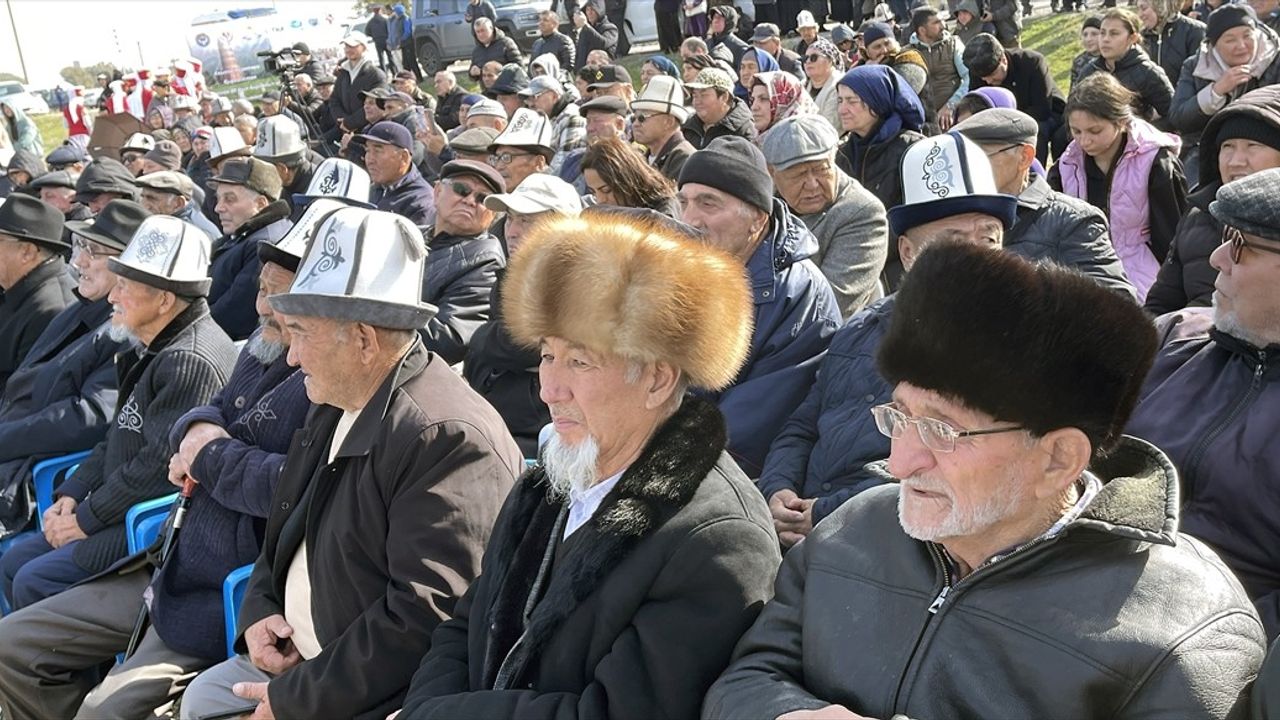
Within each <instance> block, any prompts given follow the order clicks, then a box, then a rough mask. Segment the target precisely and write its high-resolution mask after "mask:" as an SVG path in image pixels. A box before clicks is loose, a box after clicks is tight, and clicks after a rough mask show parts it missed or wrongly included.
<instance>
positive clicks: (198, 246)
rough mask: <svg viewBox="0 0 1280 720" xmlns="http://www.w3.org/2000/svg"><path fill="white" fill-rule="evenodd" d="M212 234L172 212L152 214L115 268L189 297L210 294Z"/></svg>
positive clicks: (115, 261) (114, 261)
mask: <svg viewBox="0 0 1280 720" xmlns="http://www.w3.org/2000/svg"><path fill="white" fill-rule="evenodd" d="M209 257H210V243H209V235H208V234H207V233H205V231H203V230H201V229H200V228H198V227H196V226H195V225H192V224H191V223H189V222H186V221H184V220H179V219H178V218H176V217H173V216H170V215H152V216H151V217H149V218H147V219H146V220H143V221H142V224H141V225H139V226H138V229H137V230H136V231H134V233H133V238H132V239H130V240H129V244H128V245H127V246H125V249H124V252H123V253H121V255H120V257H118V258H111V259H109V260H108V261H107V267H108V268H109V269H110V270H111V272H113V273H115V274H117V275H120V276H122V277H126V278H129V279H130V280H136V281H138V282H140V283H143V284H144V285H150V286H151V287H154V288H159V289H161V290H167V291H169V292H171V293H175V294H177V295H183V296H187V297H204V296H205V295H208V294H209V285H210V282H211V281H210V280H209Z"/></svg>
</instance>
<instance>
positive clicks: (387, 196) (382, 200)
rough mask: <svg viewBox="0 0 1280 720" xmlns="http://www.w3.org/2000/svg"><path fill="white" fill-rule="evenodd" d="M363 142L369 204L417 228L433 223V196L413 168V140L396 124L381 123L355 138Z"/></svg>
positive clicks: (415, 167)
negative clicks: (399, 217)
mask: <svg viewBox="0 0 1280 720" xmlns="http://www.w3.org/2000/svg"><path fill="white" fill-rule="evenodd" d="M356 137H357V138H359V139H360V140H363V141H364V144H365V152H364V162H365V169H367V170H368V171H369V179H370V180H371V181H373V190H372V192H371V194H370V197H369V202H371V203H373V204H374V206H375V207H377V208H378V209H379V210H386V211H387V212H393V213H396V214H397V215H402V216H404V217H405V218H407V219H408V220H409V222H411V223H413V224H414V225H417V226H418V227H427V226H428V225H431V224H432V223H433V222H434V221H435V216H436V203H435V193H434V192H432V190H431V185H429V184H428V183H427V181H426V180H425V179H424V178H423V177H422V173H421V172H419V171H418V168H417V166H415V165H414V164H413V136H412V135H411V134H409V130H408V129H407V128H405V127H404V126H403V125H400V124H399V123H395V122H392V121H390V120H383V121H382V122H380V123H375V124H374V125H373V127H371V128H369V129H368V130H367V131H365V132H364V133H362V134H360V135H357V136H356Z"/></svg>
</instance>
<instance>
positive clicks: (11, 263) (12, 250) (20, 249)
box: [0, 235, 35, 290]
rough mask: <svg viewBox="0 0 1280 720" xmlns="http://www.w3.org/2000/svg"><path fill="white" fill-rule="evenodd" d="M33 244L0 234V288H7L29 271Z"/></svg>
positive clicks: (15, 283)
mask: <svg viewBox="0 0 1280 720" xmlns="http://www.w3.org/2000/svg"><path fill="white" fill-rule="evenodd" d="M34 252H35V245H33V244H32V243H29V242H26V241H24V240H19V239H18V238H16V237H13V236H11V235H0V288H4V289H5V290H8V289H10V288H12V287H13V286H14V285H17V284H18V281H19V280H22V278H24V277H26V276H27V273H29V272H31V269H30V268H31V267H32V265H33V263H34V260H35V255H34Z"/></svg>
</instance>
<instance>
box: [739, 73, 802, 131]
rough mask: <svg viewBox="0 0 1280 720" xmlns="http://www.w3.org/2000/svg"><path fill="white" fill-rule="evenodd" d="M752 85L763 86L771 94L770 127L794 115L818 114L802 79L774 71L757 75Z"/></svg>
mask: <svg viewBox="0 0 1280 720" xmlns="http://www.w3.org/2000/svg"><path fill="white" fill-rule="evenodd" d="M751 85H752V86H753V87H754V86H756V85H763V86H764V89H765V90H767V91H768V93H769V118H770V119H769V127H773V126H774V125H777V124H778V123H779V122H781V121H783V120H785V119H786V118H789V117H791V116H793V115H805V114H808V113H816V112H818V106H817V105H815V104H814V102H813V99H812V98H810V97H809V93H807V92H805V90H804V85H802V84H800V79H799V78H797V77H796V76H795V75H792V74H791V73H789V72H782V71H773V72H763V73H756V76H755V79H754V80H752V81H751Z"/></svg>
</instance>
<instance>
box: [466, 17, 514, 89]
mask: <svg viewBox="0 0 1280 720" xmlns="http://www.w3.org/2000/svg"><path fill="white" fill-rule="evenodd" d="M471 32H472V33H473V34H474V35H475V38H476V45H475V47H474V48H472V50H471V67H470V68H468V69H467V74H468V75H470V76H471V78H472V79H473V80H479V79H480V74H481V73H482V72H483V71H484V66H485V65H486V64H487V63H491V62H496V63H498V64H499V65H506V64H508V63H515V64H517V65H520V64H522V63H523V62H524V56H523V55H521V54H520V46H519V45H516V41H515V40H514V39H512V38H510V37H508V36H507V34H506V33H504V32H503V31H502V30H501V29H500V28H497V27H494V24H493V21H492V20H490V19H489V18H486V17H482V18H476V21H475V22H474V23H473V24H472V25H471Z"/></svg>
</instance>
